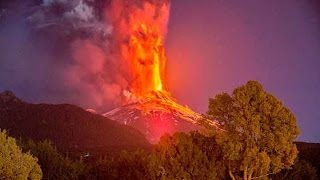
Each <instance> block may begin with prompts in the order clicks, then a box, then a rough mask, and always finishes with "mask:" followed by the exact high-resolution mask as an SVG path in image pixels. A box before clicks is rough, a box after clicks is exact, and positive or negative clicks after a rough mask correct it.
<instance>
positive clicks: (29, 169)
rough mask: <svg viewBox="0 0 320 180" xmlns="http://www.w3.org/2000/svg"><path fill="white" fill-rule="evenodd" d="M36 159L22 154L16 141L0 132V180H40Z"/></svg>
mask: <svg viewBox="0 0 320 180" xmlns="http://www.w3.org/2000/svg"><path fill="white" fill-rule="evenodd" d="M37 161H38V160H37V158H35V157H33V156H32V155H31V154H30V153H29V152H27V153H23V152H22V150H21V148H20V147H19V146H17V144H16V140H15V139H14V138H12V137H9V136H8V135H7V133H6V131H0V179H8V180H9V179H21V180H23V179H32V180H36V179H41V177H42V171H41V169H40V166H39V165H38V163H37Z"/></svg>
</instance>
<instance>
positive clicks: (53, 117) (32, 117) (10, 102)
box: [0, 92, 150, 153]
mask: <svg viewBox="0 0 320 180" xmlns="http://www.w3.org/2000/svg"><path fill="white" fill-rule="evenodd" d="M0 129H6V130H7V131H8V132H9V134H10V135H12V136H14V137H16V138H20V137H22V138H31V139H33V140H36V141H38V140H45V139H48V140H50V141H52V142H53V143H54V144H55V145H56V146H57V148H58V149H59V150H61V151H62V152H71V151H72V152H84V151H90V153H92V152H116V151H119V150H122V149H126V150H135V149H138V148H149V147H150V144H149V143H148V141H147V140H146V139H145V137H144V136H143V134H142V133H140V132H139V131H137V130H135V129H134V128H132V127H129V126H126V125H121V124H119V123H117V122H115V121H112V120H109V119H108V118H105V117H103V116H101V115H97V114H93V113H90V112H87V111H85V110H83V109H82V108H80V107H77V106H74V105H69V104H61V105H50V104H29V103H25V102H23V101H21V100H20V99H18V98H17V97H15V96H14V94H12V93H11V92H3V93H0Z"/></svg>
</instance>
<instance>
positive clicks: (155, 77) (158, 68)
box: [129, 23, 166, 95]
mask: <svg viewBox="0 0 320 180" xmlns="http://www.w3.org/2000/svg"><path fill="white" fill-rule="evenodd" d="M132 28H133V30H132V34H131V37H130V42H129V47H130V50H129V59H130V60H129V61H130V64H131V68H132V71H133V78H134V81H133V84H132V92H133V93H134V94H136V95H144V94H146V93H150V92H152V91H162V90H163V79H164V78H163V76H164V69H165V63H166V57H165V52H164V48H163V40H162V39H163V38H162V37H161V36H162V33H161V32H160V29H159V28H157V27H153V26H150V25H148V24H144V23H142V24H134V25H133V27H132Z"/></svg>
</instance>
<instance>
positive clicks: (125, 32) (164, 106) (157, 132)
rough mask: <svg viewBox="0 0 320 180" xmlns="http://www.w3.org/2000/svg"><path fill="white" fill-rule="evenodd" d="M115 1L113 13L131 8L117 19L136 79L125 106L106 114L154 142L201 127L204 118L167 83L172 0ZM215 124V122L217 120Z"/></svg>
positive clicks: (123, 48)
mask: <svg viewBox="0 0 320 180" xmlns="http://www.w3.org/2000/svg"><path fill="white" fill-rule="evenodd" d="M115 2H117V3H118V4H114V5H113V7H114V9H115V11H112V12H113V13H115V14H122V15H123V14H124V13H127V12H130V13H128V14H129V15H128V16H126V17H125V18H122V19H121V20H119V19H116V20H115V21H114V22H115V24H114V26H115V28H116V29H117V30H118V33H119V36H120V37H121V41H122V42H125V43H122V44H121V47H120V48H121V54H122V58H123V60H124V61H125V64H126V66H127V67H128V71H129V75H130V77H131V78H132V79H131V83H130V87H129V90H126V91H124V93H123V94H124V96H125V102H124V104H123V106H121V107H119V108H116V109H114V110H112V111H110V112H107V113H105V114H104V116H106V117H108V118H110V119H112V120H116V121H118V122H120V123H122V124H127V125H130V126H133V127H135V128H136V129H138V130H140V131H141V132H142V133H144V134H145V135H146V136H147V139H148V140H149V141H150V142H152V143H156V142H157V141H158V140H159V138H160V137H161V136H162V135H163V134H165V133H174V132H177V131H184V132H185V131H192V130H198V129H200V121H201V120H203V119H204V118H203V117H202V116H201V115H200V114H198V113H196V112H194V111H192V110H191V109H189V108H188V107H186V106H182V105H180V104H178V103H177V101H176V100H175V99H174V98H173V97H172V96H171V95H170V93H169V92H168V91H167V89H166V86H165V70H166V61H167V58H166V55H165V48H164V40H165V35H166V26H167V22H168V18H169V7H170V4H169V1H167V0H165V1H157V2H156V3H155V2H154V1H150V0H141V4H140V6H136V4H126V1H121V0H116V1H115ZM119 3H120V4H121V6H119ZM123 3H125V4H123ZM119 7H121V8H119ZM124 7H125V8H124ZM119 9H120V10H119ZM115 17H119V16H117V15H115ZM211 124H212V125H215V123H214V122H213V121H211Z"/></svg>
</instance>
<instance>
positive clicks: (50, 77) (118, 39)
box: [0, 0, 169, 111]
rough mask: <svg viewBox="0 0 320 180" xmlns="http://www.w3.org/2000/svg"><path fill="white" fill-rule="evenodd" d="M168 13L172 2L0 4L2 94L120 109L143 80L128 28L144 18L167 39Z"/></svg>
mask: <svg viewBox="0 0 320 180" xmlns="http://www.w3.org/2000/svg"><path fill="white" fill-rule="evenodd" d="M168 18H169V1H168V0H163V1H155V0H132V1H126V0H44V1H43V2H41V4H38V3H37V2H36V1H34V2H32V1H30V2H28V3H27V2H23V1H7V2H4V3H1V4H0V34H1V35H2V36H1V37H0V91H3V90H11V91H13V92H14V93H16V94H17V95H18V96H19V97H22V98H23V99H25V100H26V101H30V102H47V103H72V104H77V105H80V106H82V107H84V108H94V109H97V110H101V111H106V110H108V109H111V108H113V107H115V106H118V105H120V104H121V103H122V102H123V100H124V94H125V93H124V92H127V91H132V86H133V84H135V82H136V81H137V79H139V77H137V74H136V72H133V71H132V64H131V63H130V61H128V60H129V57H128V51H129V50H130V48H131V47H130V35H131V34H132V31H131V30H132V28H130V27H132V25H133V24H134V22H135V23H136V22H138V23H139V21H141V22H143V23H147V24H149V25H152V26H153V27H156V29H157V31H159V33H160V34H161V37H165V34H166V28H167V27H166V26H167V23H168ZM163 41H164V39H163ZM161 73H162V72H161Z"/></svg>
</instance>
